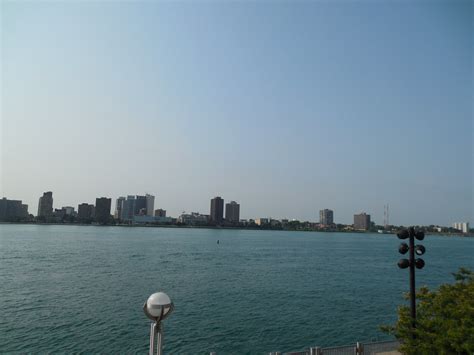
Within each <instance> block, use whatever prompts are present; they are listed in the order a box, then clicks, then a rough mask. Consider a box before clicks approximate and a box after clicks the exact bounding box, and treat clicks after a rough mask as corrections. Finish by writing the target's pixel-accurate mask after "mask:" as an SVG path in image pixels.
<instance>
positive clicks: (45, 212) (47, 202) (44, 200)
mask: <svg viewBox="0 0 474 355" xmlns="http://www.w3.org/2000/svg"><path fill="white" fill-rule="evenodd" d="M52 214H53V193H52V192H51V191H47V192H44V193H43V196H41V197H40V198H39V202H38V217H50V216H52Z"/></svg>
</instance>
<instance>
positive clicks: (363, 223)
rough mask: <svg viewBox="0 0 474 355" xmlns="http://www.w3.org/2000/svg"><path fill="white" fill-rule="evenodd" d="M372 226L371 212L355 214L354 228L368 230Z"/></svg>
mask: <svg viewBox="0 0 474 355" xmlns="http://www.w3.org/2000/svg"><path fill="white" fill-rule="evenodd" d="M369 228H370V214H367V213H365V212H362V213H359V214H355V215H354V229H357V230H368V229H369Z"/></svg>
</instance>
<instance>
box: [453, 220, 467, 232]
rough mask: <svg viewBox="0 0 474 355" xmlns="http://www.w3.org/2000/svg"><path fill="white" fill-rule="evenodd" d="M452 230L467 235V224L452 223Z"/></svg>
mask: <svg viewBox="0 0 474 355" xmlns="http://www.w3.org/2000/svg"><path fill="white" fill-rule="evenodd" d="M453 228H454V229H457V230H458V231H460V232H463V233H469V222H457V223H453Z"/></svg>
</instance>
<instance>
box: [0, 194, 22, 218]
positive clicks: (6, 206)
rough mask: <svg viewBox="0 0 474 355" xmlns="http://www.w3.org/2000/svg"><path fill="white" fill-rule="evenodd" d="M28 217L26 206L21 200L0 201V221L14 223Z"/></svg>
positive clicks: (4, 199) (5, 199)
mask: <svg viewBox="0 0 474 355" xmlns="http://www.w3.org/2000/svg"><path fill="white" fill-rule="evenodd" d="M27 217H28V205H25V204H23V203H22V202H21V200H8V199H7V198H6V197H4V198H2V199H1V200H0V221H16V220H21V219H25V218H27Z"/></svg>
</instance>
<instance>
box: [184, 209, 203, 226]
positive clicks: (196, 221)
mask: <svg viewBox="0 0 474 355" xmlns="http://www.w3.org/2000/svg"><path fill="white" fill-rule="evenodd" d="M209 221H210V216H209V215H207V214H200V213H198V212H191V214H187V213H183V214H182V215H181V216H179V217H178V222H179V223H183V224H188V225H206V224H208V223H209Z"/></svg>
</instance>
